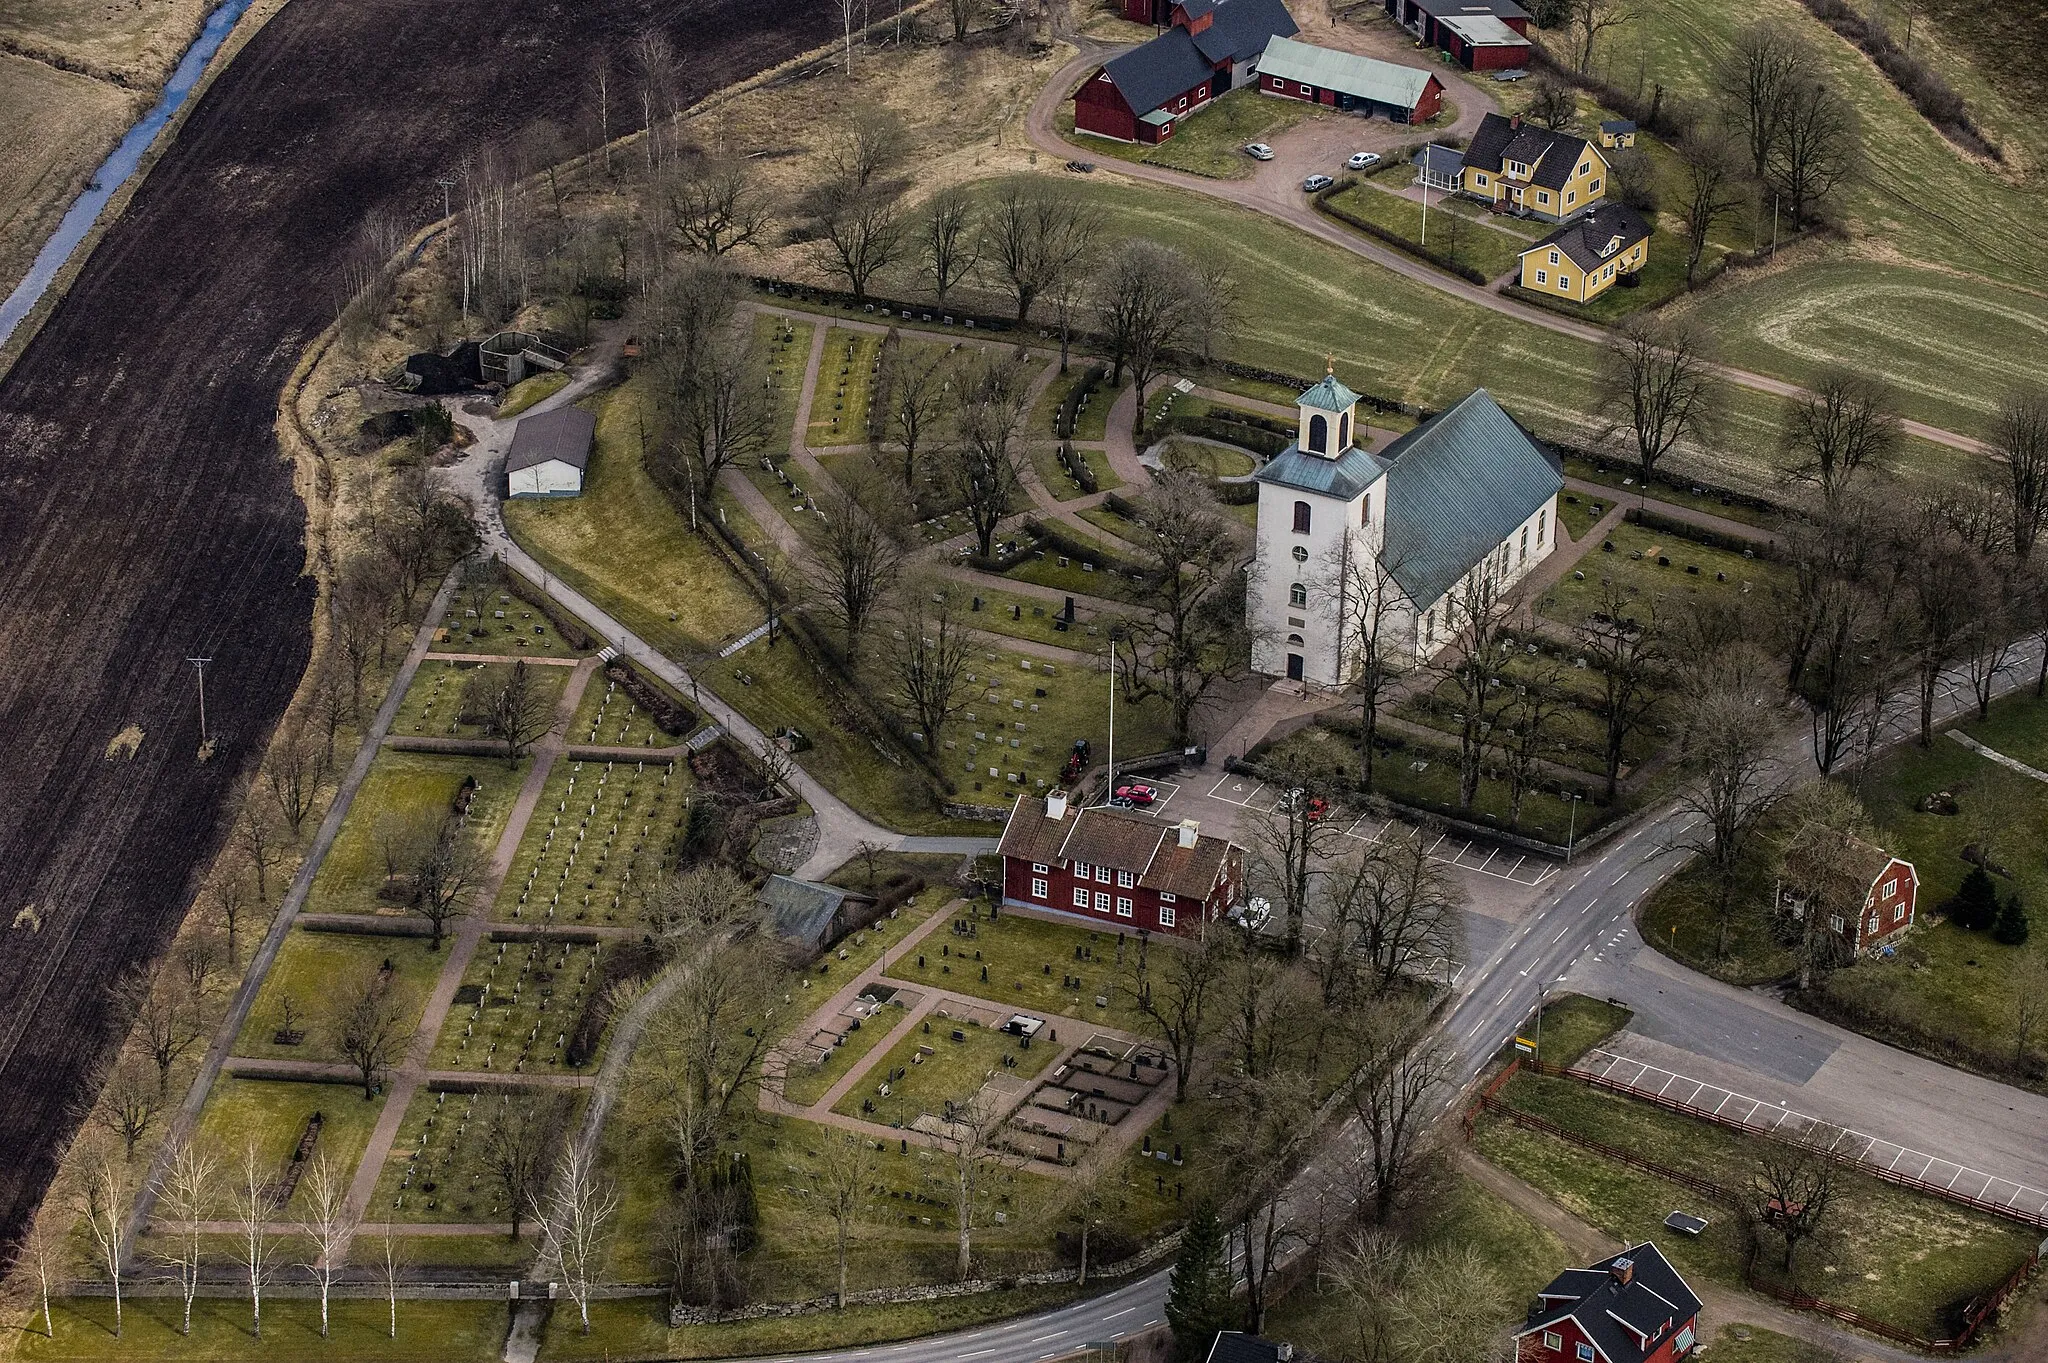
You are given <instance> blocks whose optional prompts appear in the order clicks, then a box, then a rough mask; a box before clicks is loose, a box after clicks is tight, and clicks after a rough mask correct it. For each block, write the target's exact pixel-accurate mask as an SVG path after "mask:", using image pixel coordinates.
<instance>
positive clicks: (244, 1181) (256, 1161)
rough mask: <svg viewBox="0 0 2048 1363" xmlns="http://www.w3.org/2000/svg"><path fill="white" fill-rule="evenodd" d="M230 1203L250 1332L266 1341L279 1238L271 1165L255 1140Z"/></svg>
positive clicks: (234, 1180) (232, 1184) (245, 1152)
mask: <svg viewBox="0 0 2048 1363" xmlns="http://www.w3.org/2000/svg"><path fill="white" fill-rule="evenodd" d="M228 1204H229V1207H230V1209H231V1211H232V1214H233V1215H232V1219H233V1221H234V1225H235V1230H234V1245H235V1251H234V1252H235V1261H236V1262H237V1263H239V1264H240V1265H241V1266H242V1277H243V1281H245V1282H246V1283H247V1284H248V1285H249V1332H250V1333H251V1334H253V1335H255V1336H256V1338H258V1339H261V1338H263V1289H264V1287H265V1285H267V1284H268V1283H269V1282H270V1279H271V1277H272V1276H273V1275H274V1274H275V1273H276V1272H277V1264H276V1262H275V1258H276V1253H277V1237H276V1236H275V1235H274V1234H272V1233H271V1229H270V1217H271V1214H272V1213H273V1212H274V1211H275V1210H276V1201H275V1198H274V1196H273V1194H272V1185H271V1166H270V1162H269V1161H268V1160H266V1159H265V1158H264V1157H263V1147H262V1146H261V1145H260V1144H258V1143H257V1141H256V1140H255V1139H254V1138H253V1137H252V1138H251V1139H250V1140H249V1141H248V1142H247V1143H246V1144H244V1145H243V1146H242V1155H241V1158H240V1159H239V1160H237V1161H236V1163H235V1170H234V1174H233V1176H232V1177H231V1178H230V1180H229V1188H228Z"/></svg>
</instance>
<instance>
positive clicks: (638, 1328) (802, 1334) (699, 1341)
mask: <svg viewBox="0 0 2048 1363" xmlns="http://www.w3.org/2000/svg"><path fill="white" fill-rule="evenodd" d="M820 1257H822V1258H826V1259H829V1258H830V1257H831V1256H830V1255H821V1256H820ZM827 1290H829V1288H828V1289H827ZM1081 1295H1082V1294H1081V1293H1080V1292H1078V1291H1077V1290H1075V1289H1074V1288H1071V1287H1025V1288H1017V1289H1015V1290H1014V1291H1009V1292H987V1293H983V1294H981V1295H979V1296H973V1297H956V1298H951V1299H948V1300H942V1301H932V1302H912V1303H909V1304H907V1305H897V1306H856V1307H852V1308H850V1309H848V1310H845V1311H826V1312H820V1313H818V1314H816V1315H809V1316H792V1317H789V1318H786V1319H781V1320H774V1319H770V1320H752V1321H741V1322H737V1323H734V1324H731V1325H688V1326H684V1327H683V1328H682V1329H680V1330H671V1329H669V1328H668V1311H667V1303H666V1299H646V1300H641V1299H634V1300H630V1301H605V1302H593V1303H591V1307H590V1320H591V1333H590V1334H589V1335H587V1336H586V1335H584V1334H582V1333H580V1332H579V1326H578V1324H577V1318H576V1313H575V1312H574V1311H573V1310H570V1311H562V1310H557V1311H556V1312H555V1315H554V1319H553V1320H552V1321H550V1322H549V1325H548V1334H547V1339H546V1343H545V1345H544V1346H543V1347H544V1350H545V1353H544V1356H545V1357H547V1358H549V1359H576V1358H672V1359H697V1358H735V1357H752V1356H755V1355H767V1354H776V1355H781V1354H790V1353H801V1352H804V1351H806V1350H811V1349H825V1348H833V1347H844V1348H857V1347H859V1346H861V1345H864V1344H879V1343H884V1342H886V1341H888V1340H892V1339H915V1338H917V1337H919V1336H921V1335H929V1334H937V1333H941V1332H944V1331H948V1330H964V1329H967V1328H968V1327H970V1326H974V1325H981V1324H986V1323H988V1322H992V1321H998V1320H1003V1319H1005V1318H1007V1317H1010V1316H1020V1315H1026V1314H1028V1313H1030V1312H1033V1311H1043V1310H1046V1309H1048V1308H1050V1307H1053V1306H1057V1305H1059V1304H1061V1303H1063V1302H1067V1301H1071V1300H1074V1299H1075V1298H1077V1297H1079V1296H1081Z"/></svg>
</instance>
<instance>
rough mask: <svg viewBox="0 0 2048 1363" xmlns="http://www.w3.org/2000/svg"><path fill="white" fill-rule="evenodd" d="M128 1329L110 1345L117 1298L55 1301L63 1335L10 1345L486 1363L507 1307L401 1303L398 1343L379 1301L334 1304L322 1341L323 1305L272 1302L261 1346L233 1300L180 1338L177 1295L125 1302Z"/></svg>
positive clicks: (94, 1351) (94, 1355)
mask: <svg viewBox="0 0 2048 1363" xmlns="http://www.w3.org/2000/svg"><path fill="white" fill-rule="evenodd" d="M122 1308H123V1309H122V1313H121V1315H122V1331H121V1337H120V1338H119V1339H116V1338H114V1334H113V1323H114V1302H113V1299H112V1298H111V1297H67V1298H63V1299H61V1300H58V1301H55V1302H52V1303H51V1314H52V1315H53V1316H54V1317H55V1318H56V1322H57V1331H56V1333H57V1337H56V1338H55V1339H47V1338H45V1337H44V1336H43V1335H42V1334H41V1333H40V1328H41V1320H40V1319H38V1321H37V1323H36V1324H37V1330H36V1331H35V1332H28V1331H23V1332H22V1333H20V1334H18V1335H16V1336H15V1338H14V1349H15V1351H16V1357H19V1358H82V1359H120V1360H156V1359H162V1360H167V1361H168V1360H177V1363H198V1361H203V1363H213V1360H219V1361H220V1363H239V1361H240V1360H244V1359H246V1360H250V1363H267V1360H274V1359H280V1358H323V1359H364V1360H375V1361H376V1363H463V1360H470V1359H474V1360H477V1363H483V1361H484V1360H487V1359H495V1358H496V1357H497V1356H498V1353H499V1351H500V1349H501V1348H502V1347H503V1345H504V1341H505V1326H506V1319H507V1317H506V1311H505V1306H504V1303H502V1302H475V1301H400V1302H399V1303H398V1338H396V1339H393V1338H391V1336H390V1334H389V1330H390V1324H391V1314H390V1307H389V1306H388V1305H387V1304H386V1303H384V1302H382V1301H377V1300H374V1299H373V1300H369V1301H341V1300H336V1301H334V1302H333V1303H331V1305H330V1307H329V1317H330V1320H331V1327H330V1328H331V1331H332V1333H331V1335H330V1337H329V1338H327V1339H324V1340H323V1339H321V1338H320V1303H319V1302H318V1301H299V1300H293V1299H290V1298H285V1297H276V1296H273V1297H270V1298H269V1299H268V1300H266V1301H265V1302H264V1303H263V1338H262V1339H260V1340H259V1339H257V1338H256V1337H255V1336H254V1335H252V1334H251V1333H250V1332H249V1304H248V1302H246V1301H242V1300H238V1299H236V1298H233V1297H201V1298H199V1299H198V1300H197V1301H195V1302H193V1303H192V1334H191V1336H190V1337H189V1338H188V1337H187V1336H185V1335H182V1334H180V1333H178V1325H179V1318H180V1316H181V1314H182V1313H183V1309H184V1307H183V1303H182V1302H180V1301H179V1300H178V1298H177V1297H176V1296H169V1297H133V1296H131V1297H128V1298H127V1299H126V1300H125V1301H124V1302H123V1304H122Z"/></svg>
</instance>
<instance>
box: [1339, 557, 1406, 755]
mask: <svg viewBox="0 0 2048 1363" xmlns="http://www.w3.org/2000/svg"><path fill="white" fill-rule="evenodd" d="M1399 567H1400V562H1399V556H1398V555H1397V554H1396V553H1393V552H1390V551H1389V550H1388V548H1387V546H1386V545H1384V544H1381V545H1380V546H1378V552H1376V553H1370V554H1361V553H1358V552H1356V551H1355V546H1354V545H1353V543H1352V540H1351V537H1350V536H1348V535H1347V536H1344V537H1343V538H1342V539H1340V540H1339V541H1338V542H1337V545H1336V547H1335V548H1334V549H1333V550H1332V551H1331V553H1330V555H1329V557H1328V558H1327V559H1326V560H1325V562H1324V564H1323V565H1322V569H1323V584H1322V586H1323V590H1324V591H1325V592H1327V593H1329V594H1330V595H1332V596H1334V597H1335V599H1336V601H1337V656H1338V657H1339V658H1340V659H1343V658H1346V657H1347V656H1348V657H1349V658H1350V659H1352V660H1353V661H1354V662H1355V664H1356V668H1357V670H1356V672H1355V673H1354V674H1353V676H1352V678H1351V686H1352V693H1353V695H1354V696H1355V697H1356V699H1357V704H1358V727H1359V749H1360V753H1361V756H1360V767H1361V769H1360V778H1361V779H1360V785H1361V786H1362V787H1363V788H1364V789H1365V791H1366V792H1367V793H1368V794H1370V793H1371V791H1372V788H1373V778H1374V766H1375V763H1376V762H1377V760H1378V756H1379V732H1380V704H1381V702H1383V701H1384V700H1386V699H1387V697H1388V695H1389V693H1390V692H1391V691H1392V690H1393V687H1394V683H1395V682H1396V681H1397V680H1398V679H1399V677H1400V676H1401V673H1402V670H1403V666H1404V664H1405V663H1406V661H1407V659H1408V656H1409V655H1408V650H1407V648H1406V646H1405V644H1404V642H1403V640H1402V639H1401V638H1400V633H1401V626H1402V625H1403V624H1404V623H1406V622H1408V620H1409V618H1410V616H1409V611H1410V607H1409V605H1408V595H1407V593H1406V592H1404V591H1402V590H1401V584H1400V582H1399V581H1397V580H1396V578H1395V573H1396V571H1397V570H1398V569H1399Z"/></svg>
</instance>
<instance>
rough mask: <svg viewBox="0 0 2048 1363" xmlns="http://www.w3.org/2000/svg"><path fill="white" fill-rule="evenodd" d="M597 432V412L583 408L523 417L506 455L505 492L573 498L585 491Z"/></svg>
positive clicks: (518, 495) (508, 494) (561, 408)
mask: <svg viewBox="0 0 2048 1363" xmlns="http://www.w3.org/2000/svg"><path fill="white" fill-rule="evenodd" d="M596 433H597V416H596V414H595V413H592V412H586V411H584V410H583V409H582V408H581V407H558V408H556V409H555V410H554V411H552V412H536V413H534V414H533V415H532V416H527V417H521V418H520V419H519V425H518V427H517V429H515V430H514V431H513V432H512V449H511V452H510V453H508V454H507V455H506V456H505V495H506V496H508V497H574V496H576V495H577V494H578V493H580V492H582V491H583V474H584V471H585V470H586V469H588V468H589V467H590V442H591V438H592V437H593V436H594V435H595V434H596Z"/></svg>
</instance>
